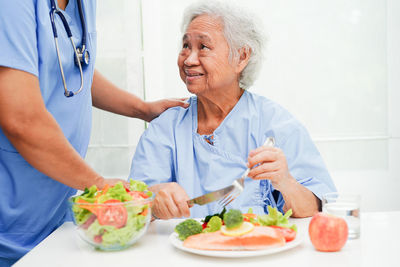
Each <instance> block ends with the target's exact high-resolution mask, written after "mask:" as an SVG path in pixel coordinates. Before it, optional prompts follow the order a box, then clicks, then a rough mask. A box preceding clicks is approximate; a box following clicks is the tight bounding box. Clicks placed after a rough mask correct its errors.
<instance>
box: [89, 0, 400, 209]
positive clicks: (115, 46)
mask: <svg viewBox="0 0 400 267" xmlns="http://www.w3.org/2000/svg"><path fill="white" fill-rule="evenodd" d="M119 1H121V2H122V3H123V7H122V8H121V5H115V4H113V1H112V0H102V1H98V41H99V44H98V45H99V49H98V61H97V67H98V68H99V69H100V70H101V71H103V73H104V74H105V75H106V76H107V77H109V78H110V79H111V80H112V81H114V82H116V83H117V84H118V85H120V86H121V87H122V88H124V89H126V90H129V91H131V92H134V93H136V94H138V95H140V96H142V97H146V99H148V100H153V99H159V98H163V97H183V96H188V93H187V91H186V88H185V86H184V84H183V82H182V81H181V80H180V78H179V75H178V68H177V65H176V59H177V55H178V51H179V47H180V39H181V33H180V22H181V17H182V12H183V9H184V8H185V7H186V6H187V5H188V4H189V3H191V2H193V0H169V1H162V0H144V1H143V0H142V1H141V0H135V1H133V0H132V1H129V0H124V1H122V0H119ZM236 2H238V4H240V5H242V6H246V7H247V8H249V9H251V10H253V11H254V12H255V13H257V14H258V15H259V16H260V17H261V18H262V21H263V24H264V28H265V30H266V33H267V35H268V39H269V41H268V46H267V50H266V60H265V64H264V67H263V69H262V72H261V75H260V78H259V79H258V81H257V82H256V84H255V86H254V87H253V88H252V89H251V90H252V91H254V92H256V93H258V94H261V95H265V96H267V97H269V98H272V99H273V100H275V101H277V102H279V103H280V104H282V105H283V106H285V107H286V108H287V109H288V110H289V111H291V112H292V113H293V114H294V115H295V116H296V117H297V118H298V119H299V120H300V121H302V122H303V123H304V124H305V125H306V127H307V128H308V130H309V131H310V133H311V136H312V137H313V139H314V140H315V142H316V144H317V146H318V147H319V149H320V151H321V153H322V155H323V157H324V159H325V160H326V163H327V165H328V167H329V169H330V171H331V172H332V176H333V178H334V180H335V183H336V184H337V186H338V188H339V190H341V191H350V190H352V191H359V192H360V193H362V194H363V196H366V197H365V198H364V199H365V200H364V201H365V203H364V205H365V207H367V208H368V209H370V210H376V209H379V208H380V206H381V205H379V204H377V203H376V201H375V202H374V201H371V199H372V198H371V197H370V196H371V195H372V193H374V194H375V195H376V196H377V198H378V199H381V200H382V202H381V204H382V205H384V207H385V209H400V196H397V188H398V189H400V177H399V176H398V175H397V174H398V173H400V172H399V171H400V167H399V165H400V164H399V159H400V123H399V119H398V115H397V114H400V108H399V107H398V105H397V101H398V100H399V99H400V90H399V88H400V75H398V73H399V72H400V53H399V49H398V47H400V32H399V29H400V17H399V16H398V15H396V14H400V2H399V1H396V0H386V1H382V0H351V1H348V0H336V1H329V0H322V1H321V0H307V1H294V0H290V1H289V0H288V1H272V0H246V1H244V0H242V1H240V0H237V1H236ZM116 6H118V7H116ZM140 11H141V12H140ZM142 44H143V46H142ZM142 56H143V58H142ZM142 59H143V61H142ZM143 126H144V124H143V123H142V122H140V121H138V120H134V119H126V118H120V117H118V116H115V115H109V114H106V113H105V112H102V111H97V110H96V111H95V118H94V125H93V130H94V131H93V134H92V142H91V145H90V148H89V153H88V156H87V161H88V162H89V163H90V164H92V165H93V166H94V167H95V169H96V170H98V171H99V172H100V173H102V174H103V175H105V176H108V177H126V176H127V175H128V172H129V166H130V160H131V157H132V154H133V151H134V147H135V144H136V142H137V140H138V137H139V136H140V134H141V132H142V131H143V129H144V127H143ZM379 181H382V182H379ZM381 185H382V186H381Z"/></svg>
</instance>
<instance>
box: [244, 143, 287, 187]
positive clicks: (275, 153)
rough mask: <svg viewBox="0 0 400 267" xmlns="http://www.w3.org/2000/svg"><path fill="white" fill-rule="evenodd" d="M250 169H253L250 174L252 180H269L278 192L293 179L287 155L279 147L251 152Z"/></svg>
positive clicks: (263, 147)
mask: <svg viewBox="0 0 400 267" xmlns="http://www.w3.org/2000/svg"><path fill="white" fill-rule="evenodd" d="M257 164H259V165H257ZM248 167H249V168H250V169H251V170H250V172H249V174H248V176H249V177H250V178H252V179H255V180H263V179H268V180H270V181H271V184H272V186H273V187H274V188H275V189H277V190H280V188H281V187H282V186H283V184H285V182H288V181H290V180H291V179H292V177H291V175H290V173H289V168H288V164H287V161H286V157H285V154H284V153H283V151H282V150H281V149H280V148H277V147H268V146H261V147H259V148H257V149H255V150H252V151H250V153H249V157H248Z"/></svg>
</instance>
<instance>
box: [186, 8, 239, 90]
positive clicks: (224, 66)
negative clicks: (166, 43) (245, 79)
mask: <svg viewBox="0 0 400 267" xmlns="http://www.w3.org/2000/svg"><path fill="white" fill-rule="evenodd" d="M228 58H229V46H228V43H227V41H226V39H225V37H224V34H223V28H222V26H221V25H220V21H219V20H218V19H216V18H213V17H211V16H209V15H201V16H198V17H196V18H195V19H194V20H193V21H192V22H191V23H190V24H189V26H188V28H187V30H186V33H185V34H184V36H183V40H182V49H181V51H180V53H179V56H178V66H179V73H180V76H181V78H182V80H183V82H184V83H185V84H186V87H187V88H188V90H189V92H191V93H193V94H196V95H202V94H207V93H208V92H210V91H213V93H215V91H216V90H224V89H226V88H229V87H231V86H239V85H238V84H239V83H238V77H239V74H240V73H237V71H236V68H235V60H233V61H232V62H229V59H228Z"/></svg>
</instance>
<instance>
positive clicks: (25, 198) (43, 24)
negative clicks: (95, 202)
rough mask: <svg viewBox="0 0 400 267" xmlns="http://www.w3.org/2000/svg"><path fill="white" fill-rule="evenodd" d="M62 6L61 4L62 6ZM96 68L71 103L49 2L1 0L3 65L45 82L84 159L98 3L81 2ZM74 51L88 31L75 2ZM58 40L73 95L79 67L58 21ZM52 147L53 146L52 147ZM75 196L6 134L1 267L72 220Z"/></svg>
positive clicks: (47, 98)
mask: <svg viewBox="0 0 400 267" xmlns="http://www.w3.org/2000/svg"><path fill="white" fill-rule="evenodd" d="M56 2H57V1H56ZM82 4H83V9H84V15H85V19H86V27H87V30H88V36H87V45H88V50H89V52H90V55H91V62H90V65H89V66H88V67H87V68H85V69H84V89H83V90H82V92H80V93H79V94H77V95H75V96H73V97H70V98H66V97H65V96H64V88H63V85H62V79H61V75H60V69H59V66H58V61H57V53H56V50H55V44H54V39H53V32H52V28H51V23H50V16H49V12H50V1H49V0H45V1H43V0H41V1H39V0H31V1H26V0H12V1H7V0H0V47H1V52H0V66H5V67H9V68H14V69H18V70H23V71H25V72H28V73H31V74H32V75H35V76H37V77H38V79H39V83H40V90H41V94H42V98H43V101H44V103H45V105H46V108H47V110H48V111H49V112H50V113H51V114H52V115H53V117H54V118H55V119H56V121H57V122H58V124H59V125H60V127H61V129H62V131H63V133H64V135H65V137H66V138H67V139H68V141H69V142H70V143H71V144H72V146H73V147H74V148H75V149H76V151H77V152H78V153H79V154H80V155H81V156H82V157H84V156H85V153H86V150H87V147H88V143H89V137H90V130H91V120H92V118H91V116H92V115H91V109H92V108H91V105H92V100H91V85H92V78H93V72H94V62H95V56H96V27H95V26H96V25H95V22H96V17H95V12H96V1H95V0H82ZM63 14H64V16H65V17H66V19H67V21H68V23H69V26H70V28H71V31H72V34H73V36H74V42H75V44H76V46H80V45H81V40H82V27H81V21H80V17H79V12H78V8H77V3H76V0H70V1H69V3H68V6H67V7H66V9H65V11H63ZM56 25H57V31H58V37H59V38H58V42H59V47H60V54H61V57H62V63H63V67H64V72H65V77H66V83H67V86H68V89H69V90H73V91H76V90H77V89H78V88H79V87H80V74H79V69H78V68H77V67H76V66H75V65H74V61H73V58H74V52H73V49H72V46H71V43H70V40H69V39H68V37H67V35H66V32H65V30H64V27H63V25H62V22H61V20H60V18H59V17H58V16H56ZM49 145H51V144H49ZM75 192H76V191H75V190H74V189H72V188H70V187H67V186H65V185H63V184H61V183H59V182H57V181H55V180H53V179H51V178H49V177H47V176H45V175H43V174H42V173H40V172H39V171H37V170H36V169H34V168H33V167H32V166H31V165H30V164H29V163H28V162H26V161H25V160H24V158H22V156H21V155H20V154H19V153H18V151H16V149H15V148H14V147H13V145H12V144H11V143H10V141H9V140H8V139H7V137H6V136H5V135H4V133H3V131H2V130H1V129H0V265H2V258H3V260H4V262H6V261H5V259H4V258H8V259H11V261H13V260H16V259H18V258H20V257H21V256H22V255H24V254H25V253H26V252H28V251H29V250H30V249H32V248H33V247H34V246H35V245H37V244H38V243H39V242H40V241H41V240H43V239H44V238H45V237H46V236H47V235H49V234H50V233H51V232H52V231H53V230H55V229H56V228H57V227H58V226H60V225H61V224H62V223H63V222H64V221H65V220H68V219H69V218H68V217H69V216H68V215H67V211H68V203H67V199H68V198H69V197H70V196H71V195H73V194H74V193H75Z"/></svg>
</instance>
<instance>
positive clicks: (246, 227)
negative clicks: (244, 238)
mask: <svg viewBox="0 0 400 267" xmlns="http://www.w3.org/2000/svg"><path fill="white" fill-rule="evenodd" d="M253 229H254V225H253V224H252V223H249V222H243V223H242V225H241V226H240V227H239V228H235V229H228V228H226V226H225V225H223V226H222V227H221V233H222V234H224V235H227V236H240V235H244V234H247V233H249V232H251V231H253Z"/></svg>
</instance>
